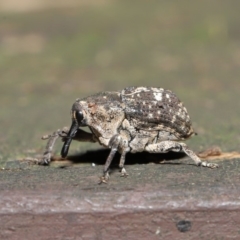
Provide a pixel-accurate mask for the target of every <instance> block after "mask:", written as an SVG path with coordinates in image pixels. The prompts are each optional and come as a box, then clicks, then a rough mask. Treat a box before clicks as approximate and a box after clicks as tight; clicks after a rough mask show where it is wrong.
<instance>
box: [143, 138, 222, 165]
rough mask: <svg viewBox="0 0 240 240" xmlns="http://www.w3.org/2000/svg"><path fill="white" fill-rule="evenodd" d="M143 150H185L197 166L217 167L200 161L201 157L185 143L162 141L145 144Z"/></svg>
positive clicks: (160, 151) (162, 151)
mask: <svg viewBox="0 0 240 240" xmlns="http://www.w3.org/2000/svg"><path fill="white" fill-rule="evenodd" d="M145 150H146V151H148V152H150V153H166V152H169V151H173V152H185V153H186V154H187V155H188V156H189V157H190V158H191V159H192V160H193V161H194V162H195V163H196V165H197V166H203V167H209V168H217V167H218V165H217V164H216V163H209V162H205V161H201V159H200V158H199V157H198V156H197V155H196V154H195V153H194V152H193V151H192V150H191V149H189V148H188V147H187V145H186V144H185V143H180V142H175V141H162V142H160V143H156V144H150V145H147V146H146V148H145Z"/></svg>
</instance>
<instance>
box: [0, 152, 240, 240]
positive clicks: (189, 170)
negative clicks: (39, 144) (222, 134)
mask: <svg viewBox="0 0 240 240" xmlns="http://www.w3.org/2000/svg"><path fill="white" fill-rule="evenodd" d="M107 153H108V151H105V150H100V151H92V152H89V153H86V154H83V155H79V156H72V157H70V159H71V160H72V161H69V162H66V161H65V162H53V163H52V166H54V167H43V166H34V165H28V164H26V163H21V162H17V161H16V162H12V163H11V164H10V165H9V169H8V170H3V171H1V172H0V190H1V192H0V226H1V227H0V229H1V231H0V236H1V239H113V236H114V238H118V239H226V238H230V239H239V238H240V191H239V180H240V172H239V170H240V160H239V159H236V160H225V161H220V162H219V165H220V167H219V168H218V169H208V168H202V167H196V166H194V165H193V163H192V162H191V160H190V159H188V158H182V155H178V154H177V155H176V154H165V155H163V156H162V155H160V154H158V155H151V154H146V153H143V154H135V155H133V154H130V155H129V156H128V158H127V163H128V164H127V165H126V169H127V171H128V172H129V176H128V177H127V178H121V177H120V173H119V172H118V171H117V168H115V166H114V165H113V167H112V169H113V171H112V174H111V178H110V181H109V183H108V184H101V185H98V184H97V182H98V177H99V176H101V172H102V168H103V165H102V164H101V161H104V158H105V156H106V155H107ZM97 156H98V157H97ZM168 158H172V159H173V160H169V161H168V160H166V161H165V163H163V164H158V163H157V162H158V160H157V159H168ZM77 159H78V160H77ZM81 159H82V160H83V161H81ZM84 159H85V160H84ZM86 159H88V161H87V160H86ZM94 159H95V160H96V159H100V160H99V161H95V164H96V166H95V167H92V164H91V163H92V162H94ZM137 159H143V161H142V162H140V163H137V162H138V161H137ZM115 160H116V159H115ZM115 162H116V161H115ZM215 162H216V161H215ZM9 175H11V177H9Z"/></svg>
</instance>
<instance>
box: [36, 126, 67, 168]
mask: <svg viewBox="0 0 240 240" xmlns="http://www.w3.org/2000/svg"><path fill="white" fill-rule="evenodd" d="M62 132H63V131H62V130H60V129H58V130H57V131H56V132H54V133H52V134H51V135H48V136H43V137H42V139H44V140H45V139H48V141H47V145H46V147H45V151H44V153H43V157H42V159H40V160H39V162H38V164H40V165H47V164H49V163H50V162H51V156H52V150H53V146H54V144H55V142H56V140H57V139H58V138H59V137H61V134H62Z"/></svg>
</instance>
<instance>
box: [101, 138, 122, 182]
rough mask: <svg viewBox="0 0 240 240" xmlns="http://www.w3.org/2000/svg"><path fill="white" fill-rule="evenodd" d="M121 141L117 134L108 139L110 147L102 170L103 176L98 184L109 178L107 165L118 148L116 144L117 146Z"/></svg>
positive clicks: (108, 165)
mask: <svg viewBox="0 0 240 240" xmlns="http://www.w3.org/2000/svg"><path fill="white" fill-rule="evenodd" d="M120 141H121V137H120V136H119V135H114V136H113V137H112V138H111V140H110V141H109V144H108V146H109V147H110V148H111V151H110V153H109V155H108V158H107V160H106V162H105V165H104V170H103V176H102V177H101V178H100V182H99V184H101V183H107V181H108V179H109V167H110V165H111V163H112V160H113V158H114V156H115V154H116V152H117V150H118V146H119V143H120Z"/></svg>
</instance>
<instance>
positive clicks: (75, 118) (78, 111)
mask: <svg viewBox="0 0 240 240" xmlns="http://www.w3.org/2000/svg"><path fill="white" fill-rule="evenodd" d="M83 108H84V106H83V105H82V104H80V102H79V101H76V102H75V103H74V104H73V106H72V111H71V115H72V125H71V128H70V130H69V132H68V135H67V137H66V140H65V142H64V144H63V147H62V151H61V155H62V157H63V158H65V157H66V156H67V154H68V150H69V147H70V144H71V142H72V139H73V138H74V137H75V135H76V132H77V130H78V128H79V127H80V126H86V124H85V123H84V122H85V121H84V110H83Z"/></svg>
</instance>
